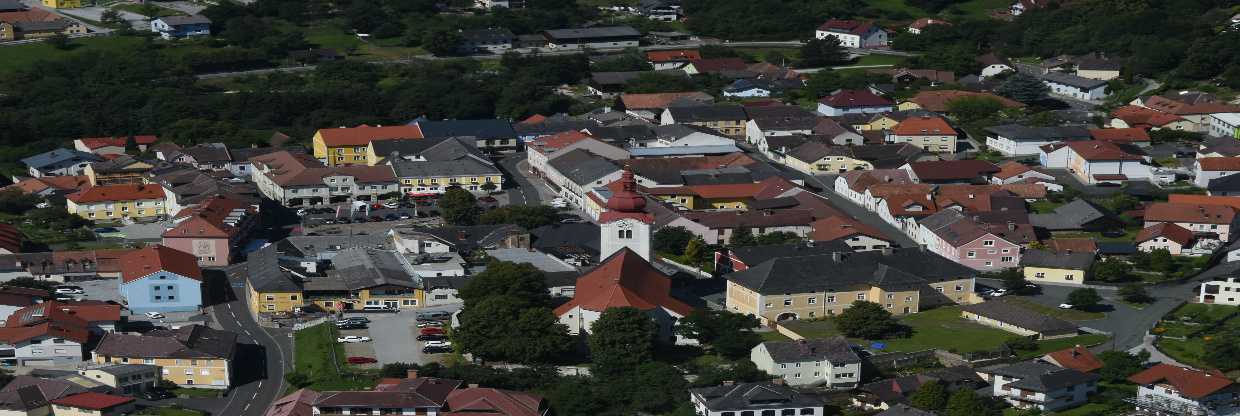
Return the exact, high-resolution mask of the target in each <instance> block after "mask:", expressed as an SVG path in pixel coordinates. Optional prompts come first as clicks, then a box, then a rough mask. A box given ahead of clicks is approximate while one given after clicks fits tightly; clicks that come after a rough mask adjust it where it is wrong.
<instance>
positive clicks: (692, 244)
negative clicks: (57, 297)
mask: <svg viewBox="0 0 1240 416" xmlns="http://www.w3.org/2000/svg"><path fill="white" fill-rule="evenodd" d="M712 255H714V251H712V250H709V249H708V248H707V247H706V242H705V241H702V238H701V237H697V236H694V237H693V239H692V240H689V243H688V244H685V254H684V255H682V257H684V258H685V259H686V260H689V261H690V262H691V263H693V264H692V265H694V266H696V265H699V264H704V263H709V262H710V260H711V259H710V257H711V256H712Z"/></svg>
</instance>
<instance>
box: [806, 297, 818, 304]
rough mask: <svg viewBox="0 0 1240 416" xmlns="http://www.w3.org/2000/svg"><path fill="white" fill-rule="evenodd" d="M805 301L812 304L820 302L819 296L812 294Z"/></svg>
mask: <svg viewBox="0 0 1240 416" xmlns="http://www.w3.org/2000/svg"><path fill="white" fill-rule="evenodd" d="M805 302H806V303H809V304H810V305H815V304H818V298H815V297H813V296H810V297H809V299H806V300H805Z"/></svg>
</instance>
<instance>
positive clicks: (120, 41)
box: [0, 36, 143, 74]
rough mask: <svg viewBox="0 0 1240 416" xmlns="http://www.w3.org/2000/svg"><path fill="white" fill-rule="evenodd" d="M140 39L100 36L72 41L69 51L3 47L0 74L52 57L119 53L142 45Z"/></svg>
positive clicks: (42, 45)
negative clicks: (90, 52) (86, 53)
mask: <svg viewBox="0 0 1240 416" xmlns="http://www.w3.org/2000/svg"><path fill="white" fill-rule="evenodd" d="M142 42H143V41H142V38H138V37H131V36H100V37H92V38H80V39H73V40H72V41H70V42H69V44H70V45H73V48H72V49H69V50H63V51H62V50H58V49H56V48H54V47H52V45H50V44H48V43H47V42H36V43H30V44H25V45H17V46H6V47H4V49H3V51H4V59H0V74H2V73H10V72H15V71H19V70H22V69H26V68H29V67H30V66H31V65H34V63H35V62H38V61H41V60H45V59H48V58H54V57H63V56H69V55H74V54H81V53H85V52H88V51H100V52H105V53H108V52H119V51H123V50H127V49H133V48H137V47H139V46H140V45H142Z"/></svg>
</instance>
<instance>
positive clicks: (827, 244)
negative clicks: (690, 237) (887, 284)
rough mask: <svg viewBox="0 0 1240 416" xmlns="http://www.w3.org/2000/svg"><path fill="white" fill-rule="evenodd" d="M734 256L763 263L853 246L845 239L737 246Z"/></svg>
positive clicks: (845, 249)
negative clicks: (810, 243)
mask: <svg viewBox="0 0 1240 416" xmlns="http://www.w3.org/2000/svg"><path fill="white" fill-rule="evenodd" d="M793 201H795V199H793ZM730 251H731V255H732V257H735V258H736V259H738V260H740V261H741V262H744V263H745V264H748V265H751V266H752V265H756V264H762V262H765V261H767V260H770V259H774V258H780V257H798V256H814V255H821V254H830V253H836V252H841V253H843V252H851V251H852V248H851V247H849V246H848V244H844V242H843V241H838V240H836V241H822V242H814V243H813V245H809V244H805V243H798V244H778V245H769V246H749V247H736V248H733V249H731V250H730Z"/></svg>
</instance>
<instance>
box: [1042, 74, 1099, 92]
mask: <svg viewBox="0 0 1240 416" xmlns="http://www.w3.org/2000/svg"><path fill="white" fill-rule="evenodd" d="M1042 80H1043V81H1048V82H1053V83H1056V84H1061V85H1067V86H1070V87H1077V88H1081V89H1085V90H1092V89H1094V88H1098V87H1101V86H1105V85H1107V81H1104V80H1100V79H1090V78H1085V77H1078V76H1076V75H1072V74H1065V73H1062V72H1056V71H1050V72H1047V73H1045V74H1042Z"/></svg>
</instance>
